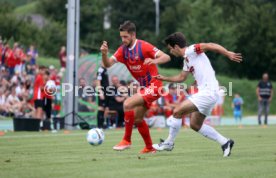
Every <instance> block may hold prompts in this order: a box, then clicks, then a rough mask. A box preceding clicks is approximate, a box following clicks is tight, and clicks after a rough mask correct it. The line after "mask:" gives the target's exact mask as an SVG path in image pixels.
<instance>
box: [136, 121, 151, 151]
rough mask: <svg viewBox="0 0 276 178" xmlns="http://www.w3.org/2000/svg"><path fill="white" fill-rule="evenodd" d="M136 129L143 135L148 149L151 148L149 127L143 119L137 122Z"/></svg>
mask: <svg viewBox="0 0 276 178" xmlns="http://www.w3.org/2000/svg"><path fill="white" fill-rule="evenodd" d="M137 128H138V131H139V133H140V135H141V136H142V137H143V139H144V142H145V144H146V147H147V148H148V149H152V141H151V137H150V132H149V127H148V125H147V123H146V121H145V120H143V121H142V122H141V123H139V124H137Z"/></svg>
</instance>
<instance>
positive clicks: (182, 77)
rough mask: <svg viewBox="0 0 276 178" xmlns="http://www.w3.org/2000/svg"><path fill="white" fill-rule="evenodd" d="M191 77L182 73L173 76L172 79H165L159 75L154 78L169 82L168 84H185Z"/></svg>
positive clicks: (187, 73) (186, 73)
mask: <svg viewBox="0 0 276 178" xmlns="http://www.w3.org/2000/svg"><path fill="white" fill-rule="evenodd" d="M188 75H189V72H185V71H182V72H181V73H180V74H178V75H175V76H171V77H165V76H163V75H157V76H155V77H154V78H156V79H157V80H162V81H167V82H174V83H180V82H184V81H185V80H186V79H187V77H188Z"/></svg>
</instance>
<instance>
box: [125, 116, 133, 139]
mask: <svg viewBox="0 0 276 178" xmlns="http://www.w3.org/2000/svg"><path fill="white" fill-rule="evenodd" d="M133 124H134V111H126V112H125V135H124V140H126V141H128V142H131V135H132V129H133Z"/></svg>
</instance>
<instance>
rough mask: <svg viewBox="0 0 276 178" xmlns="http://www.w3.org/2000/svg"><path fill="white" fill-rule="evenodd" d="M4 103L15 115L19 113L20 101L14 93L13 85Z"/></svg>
mask: <svg viewBox="0 0 276 178" xmlns="http://www.w3.org/2000/svg"><path fill="white" fill-rule="evenodd" d="M6 104H7V105H8V106H9V107H11V108H12V112H13V113H14V115H15V116H17V115H21V113H20V110H21V108H22V104H23V103H21V101H20V100H19V98H18V97H17V95H16V88H15V86H12V88H11V93H10V94H9V96H8V98H7V101H6Z"/></svg>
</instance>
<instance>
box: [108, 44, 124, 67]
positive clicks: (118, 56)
mask: <svg viewBox="0 0 276 178" xmlns="http://www.w3.org/2000/svg"><path fill="white" fill-rule="evenodd" d="M111 58H112V59H113V60H114V61H115V62H121V63H123V61H124V56H123V47H122V46H120V47H119V48H118V49H117V51H116V52H115V53H114V54H113V55H112V56H111Z"/></svg>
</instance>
